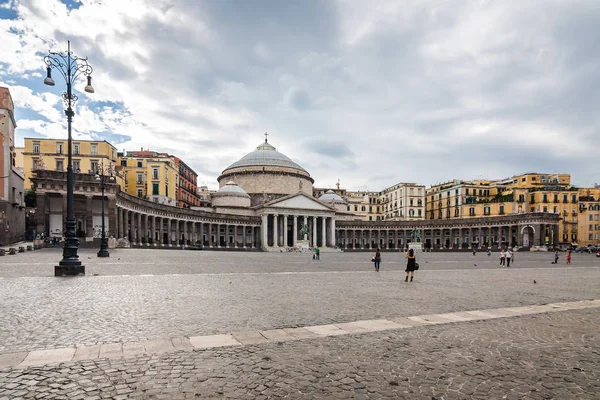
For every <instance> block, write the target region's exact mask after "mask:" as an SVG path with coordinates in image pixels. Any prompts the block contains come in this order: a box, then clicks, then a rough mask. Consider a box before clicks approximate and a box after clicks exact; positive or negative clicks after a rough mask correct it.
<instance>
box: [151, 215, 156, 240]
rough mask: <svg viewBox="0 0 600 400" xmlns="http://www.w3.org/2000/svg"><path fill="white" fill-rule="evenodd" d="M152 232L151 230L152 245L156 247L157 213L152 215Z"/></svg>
mask: <svg viewBox="0 0 600 400" xmlns="http://www.w3.org/2000/svg"><path fill="white" fill-rule="evenodd" d="M151 229H152V232H151V237H152V245H153V246H155V247H156V242H157V240H156V215H153V216H152V228H151Z"/></svg>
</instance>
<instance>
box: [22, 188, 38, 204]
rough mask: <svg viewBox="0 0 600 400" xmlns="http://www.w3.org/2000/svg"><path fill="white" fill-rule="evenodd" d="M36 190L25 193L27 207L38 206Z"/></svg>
mask: <svg viewBox="0 0 600 400" xmlns="http://www.w3.org/2000/svg"><path fill="white" fill-rule="evenodd" d="M36 197H37V196H36V194H35V190H32V189H30V190H27V191H26V192H25V206H26V207H32V208H33V207H35V206H36V205H37V199H36Z"/></svg>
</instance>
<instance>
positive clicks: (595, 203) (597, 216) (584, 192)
mask: <svg viewBox="0 0 600 400" xmlns="http://www.w3.org/2000/svg"><path fill="white" fill-rule="evenodd" d="M577 229H578V232H577V234H578V237H579V241H578V244H579V246H600V186H598V185H596V186H595V187H593V188H585V189H579V223H578V227H577Z"/></svg>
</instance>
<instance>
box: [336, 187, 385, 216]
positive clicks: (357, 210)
mask: <svg viewBox="0 0 600 400" xmlns="http://www.w3.org/2000/svg"><path fill="white" fill-rule="evenodd" d="M378 197H379V194H378V193H377V192H363V191H359V192H346V198H345V199H344V200H346V202H347V203H348V212H350V213H351V214H354V215H355V216H356V217H357V219H361V220H363V221H379V220H381V216H382V214H381V203H377V198H378Z"/></svg>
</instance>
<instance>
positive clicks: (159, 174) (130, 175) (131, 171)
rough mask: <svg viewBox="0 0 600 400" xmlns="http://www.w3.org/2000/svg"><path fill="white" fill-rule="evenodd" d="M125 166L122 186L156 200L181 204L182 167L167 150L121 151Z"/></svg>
mask: <svg viewBox="0 0 600 400" xmlns="http://www.w3.org/2000/svg"><path fill="white" fill-rule="evenodd" d="M119 164H120V166H121V167H122V168H123V176H124V179H123V184H122V186H121V189H122V190H123V191H124V192H125V193H128V194H130V195H131V196H136V197H139V198H144V199H149V200H151V201H153V202H155V203H159V204H168V205H172V206H177V205H178V183H179V168H178V167H177V166H176V165H175V161H174V160H173V158H171V157H170V156H169V155H168V154H166V153H157V152H155V151H144V150H140V151H128V152H126V153H119Z"/></svg>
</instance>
